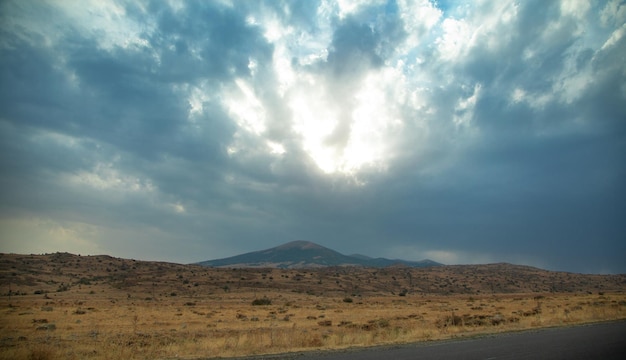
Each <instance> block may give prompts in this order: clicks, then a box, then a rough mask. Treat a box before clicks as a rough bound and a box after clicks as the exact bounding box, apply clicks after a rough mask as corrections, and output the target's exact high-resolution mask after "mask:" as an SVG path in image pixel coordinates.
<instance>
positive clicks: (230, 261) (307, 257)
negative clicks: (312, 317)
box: [197, 241, 442, 269]
mask: <svg viewBox="0 0 626 360" xmlns="http://www.w3.org/2000/svg"><path fill="white" fill-rule="evenodd" d="M197 265H202V266H211V267H241V268H281V269H305V268H319V267H328V266H360V267H376V268H381V267H388V266H398V265H400V266H409V267H431V266H441V265H442V264H440V263H437V262H435V261H432V260H421V261H407V260H399V259H393V260H391V259H385V258H370V257H368V256H364V255H358V254H357V255H343V254H341V253H339V252H337V251H335V250H331V249H329V248H326V247H323V246H321V245H318V244H315V243H313V242H309V241H292V242H289V243H286V244H283V245H280V246H277V247H273V248H270V249H266V250H260V251H254V252H249V253H245V254H241V255H236V256H232V257H228V258H223V259H216V260H206V261H201V262H199V263H197Z"/></svg>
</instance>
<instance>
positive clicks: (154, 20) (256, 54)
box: [0, 0, 626, 273]
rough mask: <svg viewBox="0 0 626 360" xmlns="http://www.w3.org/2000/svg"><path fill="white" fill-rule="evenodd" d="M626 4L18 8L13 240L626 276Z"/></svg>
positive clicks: (9, 193)
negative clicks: (316, 252)
mask: <svg viewBox="0 0 626 360" xmlns="http://www.w3.org/2000/svg"><path fill="white" fill-rule="evenodd" d="M625 155H626V3H625V2H624V1H617V0H609V1H591V2H589V1H577V0H562V1H559V0H554V1H544V0H539V1H532V0H529V1H508V0H497V1H496V0H494V1H487V0H476V1H436V2H435V1H427V0H423V1H420V0H417V1H402V0H397V1H392V0H390V1H386V0H385V1H365V0H354V1H349V0H341V1H326V0H323V1H313V0H303V1H229V0H222V1H176V0H170V1H100V0H90V1H2V2H0V184H1V185H0V252H18V253H43V252H55V251H68V252H72V253H80V254H110V255H113V256H119V257H127V258H137V259H145V260H164V261H173V262H182V263H188V262H195V261H201V260H207V259H215V258H221V257H227V256H232V255H236V254H239V253H243V252H249V251H254V250H260V249H264V248H269V247H273V246H276V245H279V244H281V243H285V242H288V241H292V240H307V241H313V242H316V243H318V244H320V245H323V246H326V247H330V248H332V249H334V250H337V251H340V252H342V253H346V254H350V253H361V254H365V255H369V256H374V257H376V256H384V257H390V258H403V259H407V260H420V259H424V258H429V259H432V260H436V261H439V262H443V263H446V264H463V263H486V262H512V263H517V264H528V265H533V266H539V267H543V268H547V269H554V270H565V271H575V272H593V273H605V272H609V273H610V272H612V273H617V272H620V273H625V272H626V191H625V186H626V161H625V160H626V156H625Z"/></svg>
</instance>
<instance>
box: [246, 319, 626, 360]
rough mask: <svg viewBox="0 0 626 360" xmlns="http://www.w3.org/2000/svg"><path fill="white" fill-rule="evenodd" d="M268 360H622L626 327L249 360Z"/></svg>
mask: <svg viewBox="0 0 626 360" xmlns="http://www.w3.org/2000/svg"><path fill="white" fill-rule="evenodd" d="M253 359H272V360H287V359H294V360H295V359H297V360H314V359H315V360H317V359H320V360H356V359H359V360H361V359H364V360H367V359H371V360H373V359H394V360H409V359H411V360H413V359H420V360H421V359H426V360H432V359H438V360H439V359H446V360H447V359H455V360H456V359H466V360H474V359H481V360H485V359H490V360H491V359H567V360H582V359H585V360H586V359H604V360H607V359H609V360H610V359H616V360H618V359H619V360H623V359H626V321H619V322H610V323H601V324H592V325H582V326H574V327H564V328H550V329H542V330H536V331H524V332H517V333H506V334H498V335H492V336H485V337H479V338H472V339H466V340H447V341H437V342H428V343H417V344H412V345H402V346H397V347H375V348H366V349H359V350H347V351H333V352H311V353H293V354H286V355H280V356H268V357H254V358H253Z"/></svg>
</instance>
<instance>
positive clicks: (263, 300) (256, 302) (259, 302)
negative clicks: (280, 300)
mask: <svg viewBox="0 0 626 360" xmlns="http://www.w3.org/2000/svg"><path fill="white" fill-rule="evenodd" d="M252 305H254V306H258V305H272V300H270V299H268V298H266V297H264V298H261V299H254V300H252Z"/></svg>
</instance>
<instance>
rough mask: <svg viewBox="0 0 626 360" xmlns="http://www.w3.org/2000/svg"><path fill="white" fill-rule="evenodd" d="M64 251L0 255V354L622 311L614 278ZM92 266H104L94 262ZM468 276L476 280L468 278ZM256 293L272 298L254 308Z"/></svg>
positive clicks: (419, 328)
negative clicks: (225, 262) (242, 263)
mask: <svg viewBox="0 0 626 360" xmlns="http://www.w3.org/2000/svg"><path fill="white" fill-rule="evenodd" d="M25 259H26V260H25ZM63 259H64V260H63V261H64V262H58V261H57V260H58V259H56V260H55V258H46V259H44V260H46V261H43V262H41V261H39V260H42V258H40V257H37V256H35V257H28V258H24V257H22V258H16V257H15V256H13V257H11V256H9V255H3V256H2V257H0V265H2V266H0V275H1V277H0V279H2V295H3V296H0V319H1V322H0V359H120V358H126V359H156V358H162V359H165V358H198V357H203V358H207V357H228V356H243V355H252V354H268V353H280V352H288V351H301V350H316V349H339V348H346V347H355V346H371V345H381V344H390V343H406V342H414V341H429V340H436V339H444V338H453V337H460V336H472V335H475V334H482V333H493V332H504V331H517V330H523V329H529V328H537V327H546V326H562V325H569V324H579V323H585V322H595V321H605V320H616V319H625V318H626V293H625V292H624V291H623V289H621V288H620V286H622V287H623V286H624V285H623V284H624V282H623V277H621V276H617V277H610V276H609V277H601V276H600V277H599V276H595V275H594V276H591V277H581V278H575V279H574V280H572V279H570V280H569V281H570V282H571V283H572V284H573V283H575V282H576V281H578V282H584V283H585V284H584V287H581V288H577V291H571V292H564V291H562V292H554V291H553V292H528V291H520V292H510V291H508V292H491V293H489V294H487V293H486V290H485V288H484V287H483V288H480V289H478V290H474V291H473V292H471V293H461V294H458V293H449V292H447V291H448V290H446V291H440V292H439V293H435V292H431V291H417V290H415V289H414V288H410V285H411V283H413V284H415V283H417V280H416V279H417V278H418V277H420V276H426V278H425V279H422V280H423V283H420V284H422V285H421V286H424V285H423V284H428V281H430V282H431V283H432V284H438V285H436V286H433V287H436V288H439V289H444V288H445V287H443V288H442V287H441V284H447V283H451V284H454V283H458V282H459V281H460V280H459V279H463V277H462V276H467V271H469V269H463V271H462V272H458V273H457V275H455V272H454V271H451V272H450V271H449V272H447V273H445V272H442V271H443V270H442V269H436V270H434V269H433V270H431V271H430V272H428V271H427V270H425V271H423V272H422V270H419V271H417V270H416V271H415V272H412V273H411V275H410V276H408V279H405V280H404V282H402V281H401V279H400V277H401V276H402V274H404V275H406V274H407V271H413V270H407V269H395V270H394V269H389V270H373V269H360V270H349V269H344V270H345V273H342V272H341V271H342V270H340V269H334V270H328V269H326V270H306V271H292V270H275V269H274V270H269V269H265V270H255V271H251V270H250V271H247V270H230V269H227V270H225V269H204V268H198V267H193V266H183V265H176V264H163V263H143V262H133V261H131V260H120V259H111V258H108V257H107V258H91V259H88V258H85V257H82V259H80V264H77V261H76V260H77V257H73V256H69V257H68V256H65V257H63ZM9 260H10V261H9ZM98 260H100V262H98ZM55 261H57V262H55ZM103 263H104V264H103ZM97 264H101V265H102V264H103V265H102V266H104V267H106V268H108V270H109V271H107V270H106V268H103V269H101V270H99V269H98V267H97ZM77 265H78V266H77ZM133 266H134V267H135V269H133ZM124 268H125V269H128V271H133V270H134V271H135V272H134V273H132V274H133V276H132V277H131V276H121V275H120V274H119V273H120V272H122V270H121V269H124ZM142 269H143V270H142ZM481 269H482V268H480V267H478V268H474V270H475V271H476V272H478V273H480V278H486V279H491V280H489V281H488V282H486V283H487V285H486V287H487V288H492V287H494V286H496V287H503V285H501V284H500V282H497V281H495V280H494V279H497V277H496V276H495V275H493V276H492V277H489V276H491V275H490V274H489V272H488V271H485V272H480V271H482V270H481ZM115 270H117V271H115ZM453 270H454V269H453ZM483 270H484V269H483ZM520 271H521V270H520ZM533 271H535V272H536V270H533ZM116 273H117V274H116ZM373 273H375V275H372V274H373ZM107 274H111V275H107ZM444 274H445V275H444ZM459 274H462V275H459ZM541 274H543V275H542V276H543V277H539V278H536V279H532V280H533V281H535V282H539V284H540V285H541V284H542V281H548V286H549V287H555V286H557V285H559V284H561V281H562V279H568V277H572V276H574V275H572V274H565V275H563V278H561V277H558V276H557V277H555V276H556V275H555V274H554V273H549V272H543V273H541ZM544 275H545V276H544ZM383 276H385V278H382V277H383ZM498 276H501V277H502V274H499V275H498ZM528 276H529V275H528V274H526V273H524V272H523V271H521V272H520V273H519V274H508V275H507V276H506V277H503V278H502V281H501V283H503V284H504V283H510V282H511V281H513V282H516V281H518V282H520V281H521V280H519V279H527V280H528V279H529V278H528ZM405 277H406V276H405ZM270 278H272V279H270ZM375 278H378V280H379V281H380V283H381V284H383V285H384V286H389V285H388V284H393V282H394V281H398V284H396V285H393V287H394V289H395V288H396V287H397V286H400V287H401V288H402V287H403V288H407V289H410V291H407V292H406V293H405V294H404V296H400V295H399V292H398V291H392V290H391V289H390V288H387V287H382V288H380V287H379V288H376V287H373V286H372V287H371V288H367V289H366V290H363V288H365V287H366V286H367V284H368V281H369V282H370V286H371V283H372V282H373V280H375ZM381 278H382V279H381ZM394 278H395V279H396V280H394ZM85 279H87V280H85ZM150 279H154V280H155V281H149V280H150ZM263 279H265V280H263ZM437 279H445V280H446V281H445V282H439V283H438V282H437ZM542 279H543V280H542ZM550 279H552V280H550ZM576 279H577V280H576ZM157 280H158V281H157ZM361 283H362V284H361ZM268 284H269V285H268ZM494 284H495V285H494ZM611 284H612V285H611ZM620 284H621V285H620ZM339 285H341V287H340V286H339ZM470 285H471V286H474V287H478V284H469V285H468V284H465V287H467V286H470ZM528 286H531V287H532V286H534V285H533V284H530V285H528ZM542 286H543V285H542ZM9 287H10V290H9V291H10V292H9V291H7V288H9ZM342 287H343V289H342ZM600 287H601V289H602V291H598V288H600ZM346 288H348V290H346ZM359 289H361V290H359ZM480 290H482V291H480ZM264 297H267V299H269V300H270V301H271V304H269V305H258V306H255V305H253V301H254V300H255V299H257V300H258V299H263V298H264Z"/></svg>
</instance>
